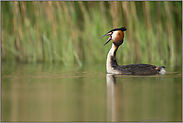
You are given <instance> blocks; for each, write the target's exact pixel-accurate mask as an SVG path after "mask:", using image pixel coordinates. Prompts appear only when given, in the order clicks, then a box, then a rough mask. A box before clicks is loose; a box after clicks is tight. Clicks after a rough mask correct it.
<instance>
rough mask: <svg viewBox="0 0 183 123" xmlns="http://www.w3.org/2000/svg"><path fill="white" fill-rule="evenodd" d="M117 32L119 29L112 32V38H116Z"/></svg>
mask: <svg viewBox="0 0 183 123" xmlns="http://www.w3.org/2000/svg"><path fill="white" fill-rule="evenodd" d="M117 34H118V31H114V32H113V33H112V40H114V39H115V38H116V36H117Z"/></svg>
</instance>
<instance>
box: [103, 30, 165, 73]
mask: <svg viewBox="0 0 183 123" xmlns="http://www.w3.org/2000/svg"><path fill="white" fill-rule="evenodd" d="M123 31H126V28H125V27H122V28H116V29H113V30H111V31H109V32H108V33H107V34H106V35H104V36H107V35H109V36H110V37H109V39H108V40H107V42H106V43H105V44H107V43H108V42H109V41H110V40H113V44H112V47H111V49H110V51H109V53H108V55H107V62H106V68H107V73H112V74H125V75H154V74H164V73H165V70H164V68H165V67H164V66H154V65H150V64H130V65H124V66H120V65H118V63H117V61H116V52H117V50H118V47H119V46H120V45H121V44H122V43H123V38H124V33H123ZM104 36H102V37H104ZM105 44H104V45H105Z"/></svg>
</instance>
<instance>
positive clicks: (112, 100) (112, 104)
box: [106, 74, 116, 121]
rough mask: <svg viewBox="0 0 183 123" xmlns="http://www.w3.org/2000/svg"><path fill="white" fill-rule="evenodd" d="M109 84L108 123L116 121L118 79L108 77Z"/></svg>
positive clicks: (109, 75) (112, 76) (108, 75)
mask: <svg viewBox="0 0 183 123" xmlns="http://www.w3.org/2000/svg"><path fill="white" fill-rule="evenodd" d="M106 83H107V121H116V94H115V93H116V77H115V75H114V74H107V75H106Z"/></svg>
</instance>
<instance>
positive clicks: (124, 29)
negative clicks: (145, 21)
mask: <svg viewBox="0 0 183 123" xmlns="http://www.w3.org/2000/svg"><path fill="white" fill-rule="evenodd" d="M117 30H121V31H126V30H127V29H126V28H125V27H121V28H115V29H112V30H110V31H109V32H113V31H117ZM109 32H108V33H109Z"/></svg>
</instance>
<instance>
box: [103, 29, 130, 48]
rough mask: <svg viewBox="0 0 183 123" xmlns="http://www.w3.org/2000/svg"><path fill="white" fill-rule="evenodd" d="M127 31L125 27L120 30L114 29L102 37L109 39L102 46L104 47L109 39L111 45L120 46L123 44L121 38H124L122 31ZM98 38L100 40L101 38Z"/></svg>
mask: <svg viewBox="0 0 183 123" xmlns="http://www.w3.org/2000/svg"><path fill="white" fill-rule="evenodd" d="M126 30H127V29H126V28H125V27H121V28H115V29H112V30H110V31H109V32H108V33H107V34H105V35H103V36H102V37H104V36H108V35H109V38H108V40H107V42H106V43H105V44H104V45H106V44H107V43H108V42H109V41H110V40H111V39H112V40H113V43H114V44H115V45H117V46H119V45H121V44H122V43H123V38H124V33H123V31H126ZM102 37H100V38H102Z"/></svg>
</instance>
